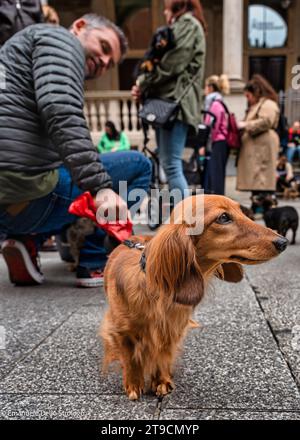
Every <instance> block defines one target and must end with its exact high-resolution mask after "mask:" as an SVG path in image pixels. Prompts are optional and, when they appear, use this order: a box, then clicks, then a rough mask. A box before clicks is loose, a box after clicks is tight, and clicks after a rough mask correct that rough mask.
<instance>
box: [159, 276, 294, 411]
mask: <svg viewBox="0 0 300 440" xmlns="http://www.w3.org/2000/svg"><path fill="white" fill-rule="evenodd" d="M215 284H216V287H215V289H214V291H213V292H211V293H210V294H209V295H208V297H207V298H206V301H204V303H203V304H202V305H200V307H199V308H198V309H197V313H196V318H197V319H198V320H199V321H200V322H201V323H202V328H201V329H200V330H195V331H192V332H190V334H189V335H188V338H187V340H186V343H185V348H184V352H183V355H182V358H181V359H180V360H179V366H178V367H177V369H176V373H175V383H176V385H177V387H176V389H175V391H174V393H173V394H172V395H170V396H169V397H168V399H165V400H164V401H163V408H166V409H168V408H169V407H171V408H172V409H182V408H183V407H186V408H194V409H197V408H214V409H216V408H218V409H224V408H231V409H233V408H236V409H238V408H242V409H244V410H245V409H255V410H258V409H259V410H267V409H276V410H277V409H281V410H291V411H293V410H294V411H297V410H298V408H299V405H300V400H299V397H300V395H299V390H298V388H297V386H296V384H295V382H294V380H293V377H292V375H291V373H290V370H289V368H288V366H287V364H286V361H285V359H284V358H283V356H282V354H281V353H280V351H279V350H278V347H277V344H276V342H275V340H274V338H273V336H272V333H271V332H270V330H269V327H268V325H267V324H266V322H265V320H264V317H263V315H262V313H261V310H260V307H259V305H258V303H257V301H256V298H255V295H254V293H253V291H252V290H251V288H250V287H249V285H248V284H247V282H246V281H243V282H242V283H241V284H238V285H230V284H226V283H221V282H216V283H215ZM218 286H219V287H218Z"/></svg>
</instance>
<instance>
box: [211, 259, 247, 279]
mask: <svg viewBox="0 0 300 440" xmlns="http://www.w3.org/2000/svg"><path fill="white" fill-rule="evenodd" d="M215 275H216V276H217V277H218V278H220V279H221V280H223V281H227V282H228V283H239V282H240V281H242V279H243V278H244V269H243V267H242V265H241V264H238V263H224V264H222V265H221V266H219V267H218V269H217V270H216V272H215Z"/></svg>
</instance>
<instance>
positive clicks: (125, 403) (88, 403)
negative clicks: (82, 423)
mask: <svg viewBox="0 0 300 440" xmlns="http://www.w3.org/2000/svg"><path fill="white" fill-rule="evenodd" d="M4 397H5V398H7V399H9V401H7V402H6V405H5V406H4V407H3V408H2V409H1V407H0V420H5V419H9V420H45V419H50V420H151V419H152V418H153V417H154V414H155V412H156V407H157V402H158V401H157V399H155V398H149V397H143V398H142V399H141V400H140V401H139V402H131V401H130V400H129V399H128V398H127V397H126V396H105V395H101V394H88V395H76V394H72V395H45V394H35V395H18V396H13V395H12V396H9V395H6V396H4ZM0 398H1V395H0Z"/></svg>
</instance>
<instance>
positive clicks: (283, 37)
mask: <svg viewBox="0 0 300 440" xmlns="http://www.w3.org/2000/svg"><path fill="white" fill-rule="evenodd" d="M287 37H288V27H287V23H286V21H285V19H284V18H283V16H282V15H281V14H280V13H279V12H277V11H276V10H275V9H273V8H270V7H269V6H264V5H257V4H254V5H251V6H249V24H248V39H249V46H250V47H252V48H265V49H272V48H278V47H284V46H285V45H286V42H287Z"/></svg>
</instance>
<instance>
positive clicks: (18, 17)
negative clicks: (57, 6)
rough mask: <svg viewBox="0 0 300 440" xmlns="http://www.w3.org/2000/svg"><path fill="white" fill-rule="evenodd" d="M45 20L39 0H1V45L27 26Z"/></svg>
mask: <svg viewBox="0 0 300 440" xmlns="http://www.w3.org/2000/svg"><path fill="white" fill-rule="evenodd" d="M43 21H44V16H43V13H42V8H41V4H40V1H39V0H0V28H1V35H0V46H2V45H3V44H4V43H5V42H6V41H7V40H8V39H9V38H10V37H12V36H13V35H14V34H16V33H17V32H19V31H21V30H22V29H24V28H25V27H27V26H30V25H31V24H36V23H42V22H43Z"/></svg>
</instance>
